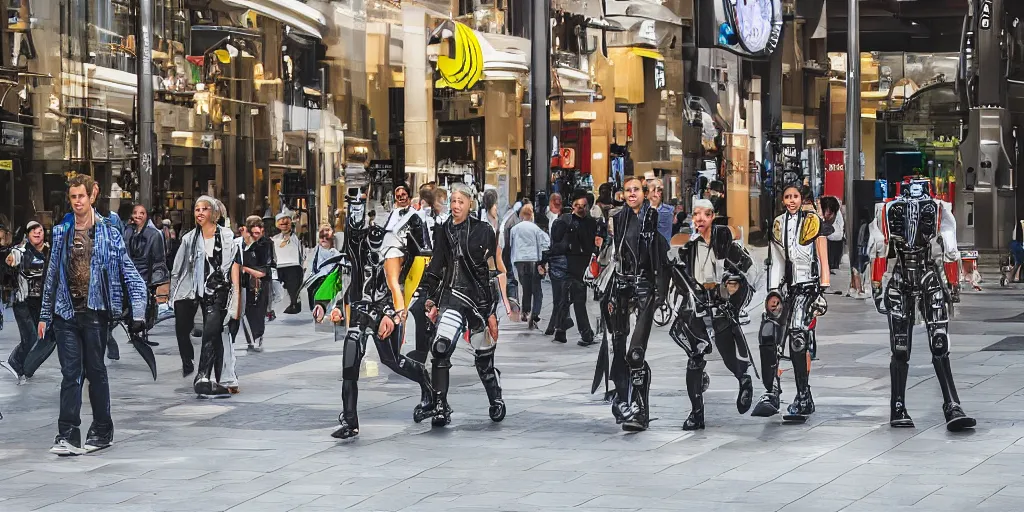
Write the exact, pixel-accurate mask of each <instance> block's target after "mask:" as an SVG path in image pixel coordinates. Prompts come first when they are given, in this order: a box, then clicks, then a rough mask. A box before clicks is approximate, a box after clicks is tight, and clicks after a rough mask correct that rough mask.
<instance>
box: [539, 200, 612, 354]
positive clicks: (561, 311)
mask: <svg viewBox="0 0 1024 512" xmlns="http://www.w3.org/2000/svg"><path fill="white" fill-rule="evenodd" d="M588 210H589V205H588V204H587V196H586V194H585V193H582V192H577V193H576V194H574V195H573V199H572V213H567V214H565V215H562V216H561V217H560V218H559V219H558V220H557V221H556V222H555V223H554V224H553V225H552V227H551V250H550V252H549V255H550V256H564V257H565V263H566V273H565V278H564V279H561V280H560V282H559V283H558V285H560V286H561V292H560V293H556V294H553V295H555V296H556V301H557V302H556V303H555V306H554V308H555V309H554V310H553V311H552V313H551V321H550V323H549V324H548V330H554V334H555V341H557V342H559V343H566V342H567V341H568V340H567V339H566V337H565V331H566V330H567V329H568V328H569V327H571V326H572V323H571V322H570V321H569V304H570V303H572V304H574V305H575V310H576V324H577V326H578V328H579V331H580V336H581V337H582V339H581V340H580V341H579V343H578V344H579V345H580V346H581V347H586V346H588V345H592V344H593V343H594V330H593V329H591V328H590V318H589V317H588V316H587V286H586V284H584V282H583V275H584V274H585V273H586V271H587V268H588V267H589V266H590V258H591V256H593V255H594V254H596V253H597V250H598V248H599V247H600V244H601V242H600V240H599V238H598V236H597V221H595V220H594V219H593V218H592V217H590V216H589V215H588V214H587V212H588ZM553 282H554V281H553Z"/></svg>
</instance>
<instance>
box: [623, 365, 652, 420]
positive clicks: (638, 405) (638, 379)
mask: <svg viewBox="0 0 1024 512" xmlns="http://www.w3.org/2000/svg"><path fill="white" fill-rule="evenodd" d="M630 380H631V388H632V395H633V396H632V398H633V408H634V409H635V412H634V414H633V419H630V420H626V421H624V422H623V423H622V430H624V431H626V432H642V431H644V430H647V427H649V426H650V422H651V419H650V416H649V414H650V409H649V406H650V402H649V399H650V395H649V393H650V389H651V367H650V366H649V365H648V364H647V362H646V361H645V362H644V367H643V368H641V369H639V370H632V371H631V372H630Z"/></svg>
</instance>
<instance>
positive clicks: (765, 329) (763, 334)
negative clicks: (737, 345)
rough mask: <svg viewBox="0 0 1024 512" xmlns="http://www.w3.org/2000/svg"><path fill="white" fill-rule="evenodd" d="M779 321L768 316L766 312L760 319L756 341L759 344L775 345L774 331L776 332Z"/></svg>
mask: <svg viewBox="0 0 1024 512" xmlns="http://www.w3.org/2000/svg"><path fill="white" fill-rule="evenodd" d="M778 329H779V322H778V321H777V320H775V319H774V318H769V317H768V315H767V314H766V315H765V317H764V319H763V320H762V321H761V330H760V331H758V333H757V341H758V343H759V344H760V345H761V346H771V347H774V346H775V345H776V343H778V342H777V339H776V333H778V332H779V331H778Z"/></svg>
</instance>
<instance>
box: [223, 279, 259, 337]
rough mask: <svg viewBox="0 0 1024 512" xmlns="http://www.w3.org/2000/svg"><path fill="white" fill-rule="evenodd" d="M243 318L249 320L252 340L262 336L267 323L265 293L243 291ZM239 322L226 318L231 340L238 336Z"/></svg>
mask: <svg viewBox="0 0 1024 512" xmlns="http://www.w3.org/2000/svg"><path fill="white" fill-rule="evenodd" d="M245 297H246V301H245V313H244V314H245V319H246V321H248V322H249V332H250V333H251V334H252V340H251V341H252V342H256V340H258V339H260V338H262V337H263V333H264V332H266V325H267V295H266V294H265V293H262V292H261V293H259V294H253V292H252V290H246V291H245ZM240 326H241V322H240V321H238V320H228V332H229V333H231V341H232V342H234V341H235V337H236V336H238V328H239V327H240Z"/></svg>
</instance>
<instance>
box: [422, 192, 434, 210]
mask: <svg viewBox="0 0 1024 512" xmlns="http://www.w3.org/2000/svg"><path fill="white" fill-rule="evenodd" d="M420 201H426V202H427V204H429V205H431V206H433V205H434V189H432V188H421V189H420Z"/></svg>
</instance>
